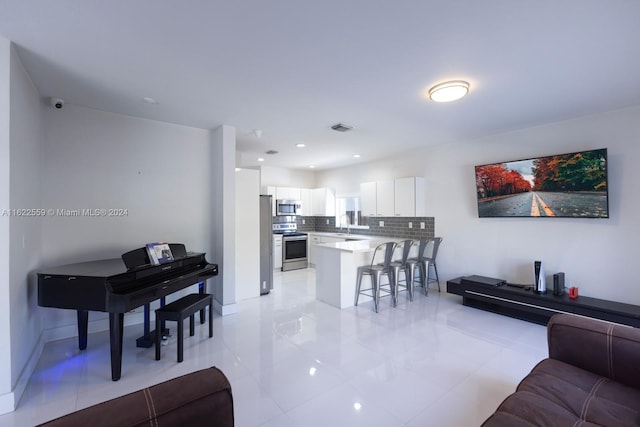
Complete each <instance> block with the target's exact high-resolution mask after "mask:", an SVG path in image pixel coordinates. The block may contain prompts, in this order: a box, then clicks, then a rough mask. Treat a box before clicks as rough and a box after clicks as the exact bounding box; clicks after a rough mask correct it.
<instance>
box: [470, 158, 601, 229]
mask: <svg viewBox="0 0 640 427" xmlns="http://www.w3.org/2000/svg"><path fill="white" fill-rule="evenodd" d="M475 169H476V190H477V196H478V216H479V217H480V218H486V217H564V218H567V217H569V218H609V193H608V189H609V186H608V182H607V149H606V148H602V149H598V150H588V151H578V152H575V153H567V154H558V155H553V156H547V157H537V158H533V159H524V160H514V161H509V162H502V163H493V164H488V165H481V166H476V167H475Z"/></svg>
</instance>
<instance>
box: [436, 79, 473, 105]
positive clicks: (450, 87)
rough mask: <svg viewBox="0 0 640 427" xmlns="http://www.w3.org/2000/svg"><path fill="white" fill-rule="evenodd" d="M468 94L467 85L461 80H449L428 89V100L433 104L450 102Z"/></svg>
mask: <svg viewBox="0 0 640 427" xmlns="http://www.w3.org/2000/svg"><path fill="white" fill-rule="evenodd" d="M467 93H469V83H467V82H465V81H463V80H451V81H448V82H444V83H439V84H437V85H435V86H434V87H432V88H431V89H429V98H430V99H431V100H432V101H435V102H451V101H455V100H457V99H460V98H462V97H463V96H465V95H466V94H467Z"/></svg>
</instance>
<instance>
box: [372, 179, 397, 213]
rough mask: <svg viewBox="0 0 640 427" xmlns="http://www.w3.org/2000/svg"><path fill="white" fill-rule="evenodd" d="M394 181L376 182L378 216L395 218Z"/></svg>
mask: <svg viewBox="0 0 640 427" xmlns="http://www.w3.org/2000/svg"><path fill="white" fill-rule="evenodd" d="M394 187H395V185H394V182H393V180H392V179H389V180H386V181H377V182H376V213H377V215H378V216H394V214H395V208H394V200H395V198H394V193H395V189H394Z"/></svg>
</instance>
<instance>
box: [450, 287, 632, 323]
mask: <svg viewBox="0 0 640 427" xmlns="http://www.w3.org/2000/svg"><path fill="white" fill-rule="evenodd" d="M462 279H463V278H462V277H458V278H456V279H453V280H449V281H448V282H447V292H449V293H451V294H455V295H460V296H462V303H463V304H464V305H466V306H469V307H475V308H479V309H482V310H488V311H492V312H494V313H499V314H504V315H507V316H511V317H516V318H518V319H522V320H528V321H530V322H535V323H540V324H543V325H546V324H547V321H548V320H549V319H550V318H551V316H553V315H554V314H556V313H569V314H577V315H580V316H585V317H593V318H596V319H602V320H608V321H610V322H616V323H621V324H623V325H629V326H633V327H636V328H638V327H640V306H637V305H631V304H624V303H620V302H614V301H606V300H601V299H596V298H589V297H584V296H579V297H578V298H576V299H571V298H569V296H568V295H566V294H565V295H562V296H556V295H553V294H552V293H551V291H548V292H547V293H546V294H538V293H535V292H534V291H533V290H530V289H527V288H526V287H516V286H513V285H508V284H504V285H500V286H488V285H483V284H471V283H463V280H462Z"/></svg>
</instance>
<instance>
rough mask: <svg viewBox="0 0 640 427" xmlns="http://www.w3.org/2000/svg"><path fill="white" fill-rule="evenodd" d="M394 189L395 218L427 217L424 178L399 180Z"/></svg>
mask: <svg viewBox="0 0 640 427" xmlns="http://www.w3.org/2000/svg"><path fill="white" fill-rule="evenodd" d="M394 187H395V188H394V190H395V194H394V200H395V202H394V210H395V212H394V213H395V216H425V214H426V213H425V208H426V207H425V200H424V178H422V177H414V176H412V177H407V178H397V179H396V180H395V181H394Z"/></svg>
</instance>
